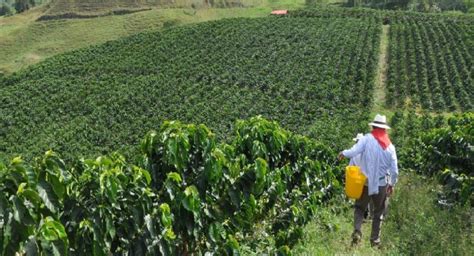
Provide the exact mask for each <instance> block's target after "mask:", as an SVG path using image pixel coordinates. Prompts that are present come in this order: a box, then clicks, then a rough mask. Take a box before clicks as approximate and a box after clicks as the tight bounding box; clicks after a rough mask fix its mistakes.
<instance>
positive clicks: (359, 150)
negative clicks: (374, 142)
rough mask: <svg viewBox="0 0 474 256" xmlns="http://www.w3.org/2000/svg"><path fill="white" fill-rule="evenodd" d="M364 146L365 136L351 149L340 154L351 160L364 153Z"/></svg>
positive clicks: (365, 142)
mask: <svg viewBox="0 0 474 256" xmlns="http://www.w3.org/2000/svg"><path fill="white" fill-rule="evenodd" d="M366 144H367V136H364V137H363V138H362V139H360V140H359V141H358V142H357V143H356V144H355V145H354V146H352V148H351V149H347V150H344V151H342V154H343V155H344V156H345V157H347V158H353V157H355V156H357V155H358V154H360V153H362V152H363V151H364V149H365V145H366Z"/></svg>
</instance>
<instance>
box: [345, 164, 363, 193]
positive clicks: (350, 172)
mask: <svg viewBox="0 0 474 256" xmlns="http://www.w3.org/2000/svg"><path fill="white" fill-rule="evenodd" d="M366 179H367V178H366V177H365V175H364V173H363V172H362V171H361V170H360V167H359V166H354V165H349V166H347V167H346V195H347V197H349V198H352V199H359V198H360V196H361V195H362V190H363V189H364V184H365V180H366Z"/></svg>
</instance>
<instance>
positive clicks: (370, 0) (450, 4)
mask: <svg viewBox="0 0 474 256" xmlns="http://www.w3.org/2000/svg"><path fill="white" fill-rule="evenodd" d="M346 5H347V6H349V7H370V8H377V9H390V10H410V11H421V12H440V11H455V10H456V11H463V12H467V11H469V10H473V9H474V8H473V6H474V1H472V0H348V1H347V4H346Z"/></svg>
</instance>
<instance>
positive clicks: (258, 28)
mask: <svg viewBox="0 0 474 256" xmlns="http://www.w3.org/2000/svg"><path fill="white" fill-rule="evenodd" d="M308 24H312V25H311V26H308ZM379 30H380V27H379V26H378V25H377V23H376V21H375V20H373V19H338V18H334V19H333V18H301V17H294V18H277V17H268V18H259V19H226V20H223V21H217V22H208V23H203V24H197V25H192V26H186V27H179V28H174V29H167V30H165V31H163V32H162V33H161V32H155V33H144V34H140V35H136V36H132V37H129V38H124V39H121V40H117V41H113V42H108V43H106V44H103V45H100V46H96V47H90V48H85V49H82V50H78V51H74V52H71V53H68V54H63V55H59V56H56V57H54V58H50V59H48V60H46V61H44V62H42V63H40V64H38V65H35V66H33V67H31V68H29V69H26V70H24V71H22V72H19V73H18V74H15V75H12V76H10V77H7V79H6V81H5V83H4V86H2V88H0V90H1V100H2V102H4V104H2V106H1V111H2V112H3V113H7V114H6V115H2V116H1V117H0V118H1V122H2V123H3V124H5V126H4V129H2V131H3V133H2V140H1V142H0V143H1V144H0V145H1V146H0V147H1V149H2V152H4V153H5V154H7V155H12V154H18V153H21V154H25V155H27V156H31V155H34V154H37V153H39V152H42V151H44V150H45V149H48V148H52V149H55V150H59V151H61V152H63V154H66V155H68V156H69V155H71V154H76V155H77V154H85V155H90V154H97V153H105V152H110V151H111V150H117V149H120V150H123V151H126V152H132V151H133V149H132V148H130V145H136V144H138V141H139V138H140V137H141V136H142V135H143V134H145V133H146V132H147V131H148V130H150V129H153V128H156V127H157V125H158V124H159V123H161V122H162V121H163V120H169V119H179V120H182V121H185V122H195V123H205V124H207V125H208V126H209V127H211V128H212V129H213V130H215V131H216V132H217V133H218V135H219V137H227V135H229V133H228V131H229V130H231V125H232V123H234V121H235V120H236V119H238V118H247V117H251V116H255V115H260V114H261V115H263V116H265V117H267V118H271V119H273V120H277V121H279V122H281V123H282V125H283V126H284V127H287V128H291V129H292V130H294V131H298V132H302V133H305V134H309V133H314V134H318V133H319V130H318V129H316V130H314V129H313V128H314V127H315V126H318V124H319V125H320V126H319V127H320V129H326V128H324V127H322V126H321V125H322V124H325V125H326V126H327V125H329V124H332V125H333V128H336V129H339V128H338V127H341V126H343V125H345V124H347V123H349V122H353V123H354V124H358V123H359V121H358V120H360V119H362V118H365V117H366V115H367V114H368V113H363V111H364V109H366V108H368V107H370V104H371V99H370V97H369V95H368V94H365V93H363V92H364V91H370V90H372V87H373V80H372V77H373V76H374V72H375V67H376V63H375V62H376V59H377V58H376V56H377V50H378V47H377V45H378V40H379V36H378V34H379ZM249 31H252V33H249ZM334 31H344V33H333V32H334ZM354 38H357V40H353V39H354ZM177 42H179V43H177ZM362 45H364V46H365V50H364V51H361V49H362ZM293 49H299V50H298V51H294V50H293ZM349 88H352V90H349ZM328 99H329V100H330V101H328ZM13 106H15V107H13ZM340 106H344V108H341V107H340ZM365 112H367V111H365ZM344 113H347V114H344ZM355 113H358V114H355ZM342 116H346V117H345V118H344V119H345V120H344V121H343V122H342V123H341V122H339V121H342ZM33 127H34V128H33ZM357 127H359V126H358V125H354V126H353V127H352V129H342V130H341V132H344V133H346V135H347V136H350V134H352V133H353V132H355V131H354V130H353V129H356V128H357ZM318 137H321V138H322V136H318ZM333 143H336V141H334V142H333Z"/></svg>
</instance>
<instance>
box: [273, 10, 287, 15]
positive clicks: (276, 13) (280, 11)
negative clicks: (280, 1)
mask: <svg viewBox="0 0 474 256" xmlns="http://www.w3.org/2000/svg"><path fill="white" fill-rule="evenodd" d="M272 14H274V15H285V14H288V10H274V11H272Z"/></svg>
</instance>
